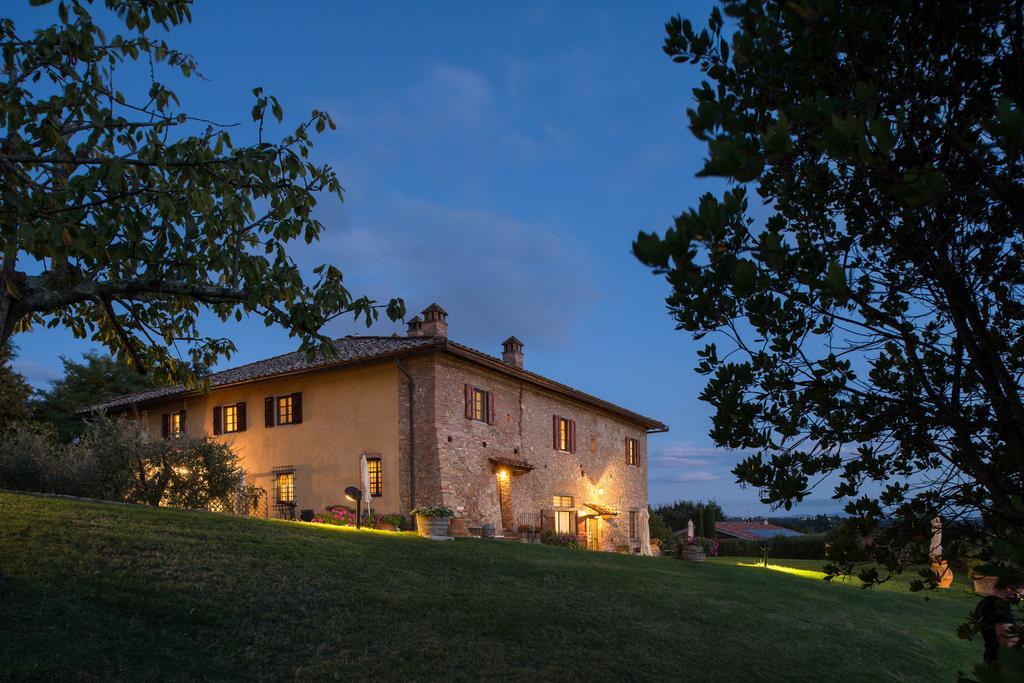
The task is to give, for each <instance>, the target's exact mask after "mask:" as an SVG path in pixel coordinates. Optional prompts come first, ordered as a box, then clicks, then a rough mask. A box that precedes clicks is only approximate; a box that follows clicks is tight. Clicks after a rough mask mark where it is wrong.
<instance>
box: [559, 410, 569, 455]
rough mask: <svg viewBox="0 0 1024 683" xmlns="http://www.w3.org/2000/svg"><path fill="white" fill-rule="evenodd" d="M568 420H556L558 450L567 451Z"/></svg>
mask: <svg viewBox="0 0 1024 683" xmlns="http://www.w3.org/2000/svg"><path fill="white" fill-rule="evenodd" d="M569 441H570V439H569V420H567V419H566V418H564V417H560V418H558V450H560V451H568V450H569V448H570V443H569Z"/></svg>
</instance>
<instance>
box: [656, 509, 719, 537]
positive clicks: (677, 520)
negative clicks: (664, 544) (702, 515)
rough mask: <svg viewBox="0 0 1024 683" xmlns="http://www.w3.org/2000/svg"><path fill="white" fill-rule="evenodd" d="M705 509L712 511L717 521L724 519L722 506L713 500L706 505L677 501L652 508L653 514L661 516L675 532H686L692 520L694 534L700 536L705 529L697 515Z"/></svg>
mask: <svg viewBox="0 0 1024 683" xmlns="http://www.w3.org/2000/svg"><path fill="white" fill-rule="evenodd" d="M703 508H708V509H710V510H711V511H712V512H713V513H714V515H715V519H722V518H723V514H722V508H721V506H719V504H718V503H716V502H715V501H713V500H709V501H708V502H706V503H704V502H700V501H692V500H677V501H675V502H674V503H665V504H662V505H657V506H654V507H652V508H651V512H652V513H654V514H657V515H659V516H660V517H661V518H662V519H663V520H664V521H665V524H667V525H668V526H669V528H670V529H672V530H674V531H685V530H686V523H687V522H688V521H690V520H691V519H692V520H693V525H694V533H695V534H696V535H697V536H700V535H701V533H702V532H703V529H704V527H703V526H701V525H700V524H699V523H698V522H699V520H698V518H697V515H698V511H699V510H701V509H703Z"/></svg>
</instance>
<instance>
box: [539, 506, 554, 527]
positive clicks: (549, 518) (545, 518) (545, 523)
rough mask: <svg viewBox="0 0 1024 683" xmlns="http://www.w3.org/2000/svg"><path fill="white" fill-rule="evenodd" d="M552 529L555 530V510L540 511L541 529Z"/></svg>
mask: <svg viewBox="0 0 1024 683" xmlns="http://www.w3.org/2000/svg"><path fill="white" fill-rule="evenodd" d="M548 529H551V530H552V531H554V530H555V511H554V510H541V511H540V530H541V531H546V530H548Z"/></svg>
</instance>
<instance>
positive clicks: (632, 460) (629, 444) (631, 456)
mask: <svg viewBox="0 0 1024 683" xmlns="http://www.w3.org/2000/svg"><path fill="white" fill-rule="evenodd" d="M638 446H639V444H638V442H637V440H636V439H629V438H627V439H626V464H627V465H637V466H639V465H640V454H639V448H638Z"/></svg>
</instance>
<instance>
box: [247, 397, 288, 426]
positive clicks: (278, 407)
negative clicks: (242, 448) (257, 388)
mask: <svg viewBox="0 0 1024 683" xmlns="http://www.w3.org/2000/svg"><path fill="white" fill-rule="evenodd" d="M301 422H302V392H301V391H296V392H295V393H294V394H285V395H284V396H267V397H266V398H265V399H264V400H263V426H264V427H280V426H283V425H297V424H299V423H301ZM243 428H244V427H243Z"/></svg>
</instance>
